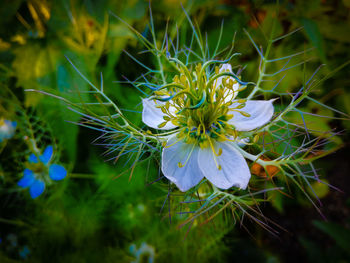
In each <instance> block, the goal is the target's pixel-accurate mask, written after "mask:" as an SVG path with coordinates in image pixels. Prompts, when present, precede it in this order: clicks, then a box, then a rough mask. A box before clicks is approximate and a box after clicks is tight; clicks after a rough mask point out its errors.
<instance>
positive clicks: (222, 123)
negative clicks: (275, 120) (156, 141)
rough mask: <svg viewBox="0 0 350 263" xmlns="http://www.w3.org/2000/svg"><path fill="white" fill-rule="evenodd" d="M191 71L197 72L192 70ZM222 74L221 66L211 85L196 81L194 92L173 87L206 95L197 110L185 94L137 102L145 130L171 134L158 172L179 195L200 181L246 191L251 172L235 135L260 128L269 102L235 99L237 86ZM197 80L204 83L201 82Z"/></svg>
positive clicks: (186, 82) (268, 115) (227, 69)
mask: <svg viewBox="0 0 350 263" xmlns="http://www.w3.org/2000/svg"><path fill="white" fill-rule="evenodd" d="M196 72H197V74H198V72H200V70H198V69H197V68H196ZM223 72H227V73H232V68H231V66H230V65H229V64H224V65H222V66H221V68H220V69H216V74H214V76H213V77H212V79H213V80H214V81H212V82H210V81H209V80H206V78H205V77H204V76H197V79H196V83H195V85H194V86H195V87H193V86H192V87H191V84H190V83H191V82H190V81H191V80H186V79H184V78H182V81H181V82H180V81H178V82H177V83H180V84H181V85H183V86H184V87H185V88H186V89H185V90H188V91H189V92H190V93H191V92H192V93H191V94H200V91H201V90H205V92H206V94H205V95H206V96H205V97H204V98H205V102H203V98H202V100H201V103H202V104H200V103H199V106H198V103H197V105H196V107H193V106H192V107H188V105H189V102H188V100H190V99H191V98H189V95H188V94H187V95H184V96H178V97H177V98H176V99H171V100H169V101H167V102H162V101H156V100H155V99H149V98H147V99H143V101H142V103H143V112H142V120H143V122H144V123H145V124H146V125H148V126H149V127H152V128H154V129H162V130H172V129H174V130H173V131H172V133H171V134H172V135H171V136H168V137H167V143H166V146H165V147H164V148H163V152H162V165H161V166H162V167H161V168H162V172H163V174H164V176H165V177H166V178H168V179H169V180H170V181H171V182H173V183H175V184H176V186H177V187H178V188H179V189H180V190H181V191H183V192H185V191H187V190H188V189H190V188H192V187H193V186H195V185H197V184H198V183H199V182H200V181H201V180H202V179H203V178H204V177H205V178H207V179H208V180H209V181H210V182H211V183H212V184H213V185H215V186H216V187H218V188H221V189H228V188H231V187H232V186H236V187H239V188H242V189H245V188H246V187H247V185H248V182H249V179H250V171H249V167H248V164H247V162H246V161H245V159H244V157H243V156H242V155H241V153H240V152H239V151H238V150H237V147H239V146H238V144H239V141H238V140H237V139H238V135H239V134H240V133H241V132H244V131H252V130H254V129H256V128H259V127H261V126H263V125H265V124H266V123H268V122H269V121H270V119H271V118H272V115H273V113H274V108H273V105H272V103H273V100H268V101H264V100H248V101H247V100H242V99H235V98H236V96H237V93H238V91H239V88H240V85H239V84H238V83H237V81H236V79H235V78H233V77H232V76H230V75H229V74H228V75H226V76H222V73H223ZM194 74H196V73H194ZM232 75H233V73H232ZM201 78H202V79H203V80H205V81H203V82H200V81H199V80H198V79H201ZM179 79H181V78H179ZM192 81H193V80H192ZM208 83H209V84H208ZM210 83H212V84H210ZM169 94H170V93H169ZM179 94H180V93H179ZM191 94H190V95H191ZM198 100H199V99H198ZM191 101H192V102H193V101H194V99H192V100H191ZM175 128H177V129H176V130H175Z"/></svg>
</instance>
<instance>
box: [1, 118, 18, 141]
mask: <svg viewBox="0 0 350 263" xmlns="http://www.w3.org/2000/svg"><path fill="white" fill-rule="evenodd" d="M16 126H17V122H15V121H9V120H4V119H0V142H2V141H3V140H6V139H11V138H12V136H13V135H14V134H15V130H16Z"/></svg>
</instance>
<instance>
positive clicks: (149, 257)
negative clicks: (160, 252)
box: [129, 242, 155, 263]
mask: <svg viewBox="0 0 350 263" xmlns="http://www.w3.org/2000/svg"><path fill="white" fill-rule="evenodd" d="M129 251H130V253H131V254H132V255H133V256H134V257H135V259H136V260H135V261H132V262H131V263H141V262H147V263H153V262H154V254H155V250H154V247H152V246H150V245H148V244H147V243H145V242H143V243H142V244H141V246H140V248H139V249H137V247H136V245H135V244H131V245H130V247H129Z"/></svg>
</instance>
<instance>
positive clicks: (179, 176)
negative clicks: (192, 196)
mask: <svg viewBox="0 0 350 263" xmlns="http://www.w3.org/2000/svg"><path fill="white" fill-rule="evenodd" d="M177 140H178V138H177V137H176V136H173V137H171V138H170V139H169V140H168V143H167V146H166V147H164V148H163V153H162V172H163V174H164V176H165V177H166V178H168V179H169V180H170V181H171V182H173V183H174V184H176V186H177V187H178V188H179V189H180V190H181V191H182V192H185V191H187V190H188V189H190V188H191V187H193V186H195V185H197V184H198V183H199V182H200V181H201V180H202V178H203V174H202V173H201V171H200V169H199V166H198V149H199V147H197V146H195V147H194V148H193V146H194V145H193V144H187V143H184V142H182V141H179V142H177V143H176V144H174V143H175V142H176V141H177ZM173 144H174V145H173ZM187 158H188V160H187ZM186 160H187V162H186ZM179 163H181V164H183V165H184V166H183V167H181V168H180V167H179V165H178V164H179Z"/></svg>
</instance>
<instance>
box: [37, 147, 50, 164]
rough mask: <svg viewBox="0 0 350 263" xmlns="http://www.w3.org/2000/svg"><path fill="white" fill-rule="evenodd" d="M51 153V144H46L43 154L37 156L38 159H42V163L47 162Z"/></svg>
mask: <svg viewBox="0 0 350 263" xmlns="http://www.w3.org/2000/svg"><path fill="white" fill-rule="evenodd" d="M52 153H53V148H52V146H51V145H49V146H47V147H46V149H45V150H44V152H43V154H42V155H41V156H40V157H39V159H40V161H42V162H43V163H44V164H47V163H48V162H49V161H50V159H51V157H52Z"/></svg>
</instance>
